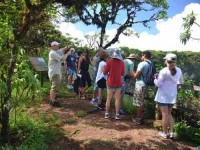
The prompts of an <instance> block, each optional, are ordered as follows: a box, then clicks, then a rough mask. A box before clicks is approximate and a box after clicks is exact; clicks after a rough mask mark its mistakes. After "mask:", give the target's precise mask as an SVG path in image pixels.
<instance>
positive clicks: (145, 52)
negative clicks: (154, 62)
mask: <svg viewBox="0 0 200 150" xmlns="http://www.w3.org/2000/svg"><path fill="white" fill-rule="evenodd" d="M142 55H144V56H145V57H146V58H148V59H150V58H151V53H150V51H148V50H146V51H143V52H142Z"/></svg>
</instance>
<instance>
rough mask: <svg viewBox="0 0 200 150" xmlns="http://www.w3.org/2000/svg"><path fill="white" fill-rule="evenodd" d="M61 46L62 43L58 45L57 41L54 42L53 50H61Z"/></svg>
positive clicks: (52, 44) (52, 43)
mask: <svg viewBox="0 0 200 150" xmlns="http://www.w3.org/2000/svg"><path fill="white" fill-rule="evenodd" d="M59 45H60V43H58V42H57V41H53V42H51V49H52V50H55V51H56V50H58V49H59Z"/></svg>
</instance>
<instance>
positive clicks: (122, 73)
mask: <svg viewBox="0 0 200 150" xmlns="http://www.w3.org/2000/svg"><path fill="white" fill-rule="evenodd" d="M122 62H123V61H122ZM122 64H123V65H122V70H121V76H124V75H125V64H124V62H123V63H122Z"/></svg>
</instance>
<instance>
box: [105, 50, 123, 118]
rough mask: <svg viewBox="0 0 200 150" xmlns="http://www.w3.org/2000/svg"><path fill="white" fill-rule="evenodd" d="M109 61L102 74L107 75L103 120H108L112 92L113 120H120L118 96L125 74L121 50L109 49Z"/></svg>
mask: <svg viewBox="0 0 200 150" xmlns="http://www.w3.org/2000/svg"><path fill="white" fill-rule="evenodd" d="M110 56H111V59H109V60H108V61H107V63H106V66H105V68H104V70H103V73H104V74H108V80H107V100H106V112H105V119H108V118H110V115H109V109H110V101H111V99H112V96H113V91H115V94H114V96H115V109H116V110H115V111H116V115H115V119H116V120H120V119H121V118H120V115H119V107H120V95H121V88H122V84H123V83H122V76H124V73H125V67H124V62H123V61H122V56H121V50H119V49H111V50H110Z"/></svg>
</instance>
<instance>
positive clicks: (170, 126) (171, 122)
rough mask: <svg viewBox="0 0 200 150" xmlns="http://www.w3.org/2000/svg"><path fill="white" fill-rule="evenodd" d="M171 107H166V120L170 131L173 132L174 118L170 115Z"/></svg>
mask: <svg viewBox="0 0 200 150" xmlns="http://www.w3.org/2000/svg"><path fill="white" fill-rule="evenodd" d="M171 112H172V107H168V116H169V117H168V122H169V128H170V133H173V132H174V120H173V117H172V113H171Z"/></svg>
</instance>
